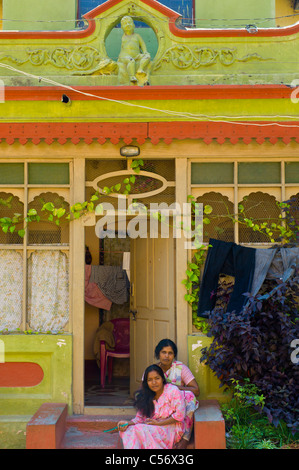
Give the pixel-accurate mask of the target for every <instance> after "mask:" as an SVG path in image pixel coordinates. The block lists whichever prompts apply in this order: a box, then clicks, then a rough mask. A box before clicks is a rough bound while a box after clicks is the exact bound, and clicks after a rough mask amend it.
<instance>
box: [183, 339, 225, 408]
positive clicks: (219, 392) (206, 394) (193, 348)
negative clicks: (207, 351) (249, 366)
mask: <svg viewBox="0 0 299 470" xmlns="http://www.w3.org/2000/svg"><path fill="white" fill-rule="evenodd" d="M187 341H188V366H189V368H190V370H191V371H192V373H193V375H194V377H195V379H196V381H197V383H198V385H199V389H200V395H199V400H218V401H219V402H220V403H225V402H227V401H229V399H230V395H229V394H228V393H226V392H224V388H223V387H221V388H219V385H220V381H219V380H218V379H217V377H216V376H215V375H214V373H213V371H212V370H211V369H210V368H209V367H208V366H206V365H205V364H204V363H202V362H200V358H201V357H202V354H201V349H202V348H204V347H206V346H209V345H210V344H211V342H212V339H211V338H208V337H207V336H206V335H204V334H194V335H189V336H188V338H187Z"/></svg>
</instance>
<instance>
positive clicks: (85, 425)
mask: <svg viewBox="0 0 299 470" xmlns="http://www.w3.org/2000/svg"><path fill="white" fill-rule="evenodd" d="M133 417H134V416H124V415H121V416H117V415H113V416H112V415H110V416H106V415H105V416H89V415H73V416H70V417H68V418H67V420H66V431H65V435H64V439H63V441H62V444H61V448H62V449H121V448H122V444H121V439H120V437H119V433H118V432H117V431H116V432H109V433H108V432H104V431H105V430H107V429H111V428H113V427H115V426H116V425H117V423H118V421H120V420H128V421H129V420H130V419H132V418H133Z"/></svg>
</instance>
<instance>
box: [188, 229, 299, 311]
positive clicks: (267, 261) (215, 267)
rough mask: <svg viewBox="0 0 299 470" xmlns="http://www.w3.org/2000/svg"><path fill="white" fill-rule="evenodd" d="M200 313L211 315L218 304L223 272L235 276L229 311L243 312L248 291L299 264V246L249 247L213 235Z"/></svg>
mask: <svg viewBox="0 0 299 470" xmlns="http://www.w3.org/2000/svg"><path fill="white" fill-rule="evenodd" d="M209 244H210V245H212V247H210V248H209V249H208V254H207V258H206V262H205V267H204V272H203V278H202V283H201V286H200V293H199V301H198V309H197V315H198V316H200V317H204V318H207V317H208V316H209V314H210V311H211V310H213V308H214V307H215V304H216V291H217V287H218V279H219V275H220V274H221V273H223V274H227V275H230V276H234V277H235V284H234V288H233V292H232V294H231V297H230V300H229V303H228V305H227V312H233V311H235V312H237V313H239V312H240V311H241V310H242V308H243V307H244V306H245V304H246V303H247V296H245V295H244V294H245V293H250V294H251V295H256V294H257V293H258V292H259V290H260V288H261V287H262V285H263V283H264V281H265V279H283V277H284V274H285V273H288V276H289V275H290V270H291V269H293V271H295V269H296V268H298V267H299V247H298V246H296V247H292V248H285V247H275V248H268V249H262V248H249V247H244V246H241V245H237V244H236V243H233V242H224V241H222V240H215V239H213V238H211V239H210V241H209Z"/></svg>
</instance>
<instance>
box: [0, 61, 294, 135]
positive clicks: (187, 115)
mask: <svg viewBox="0 0 299 470" xmlns="http://www.w3.org/2000/svg"><path fill="white" fill-rule="evenodd" d="M0 67H3V68H6V69H8V70H11V71H14V72H17V73H20V74H23V75H25V76H28V77H30V78H33V79H36V80H38V81H39V82H41V81H43V82H45V83H49V84H51V85H53V86H56V87H61V88H63V89H67V90H69V91H72V92H75V93H78V94H81V95H84V96H89V97H92V98H95V99H98V100H103V101H109V102H113V103H117V104H120V105H123V106H129V107H133V108H141V109H145V110H148V111H155V112H159V113H162V114H168V115H171V116H173V117H184V118H187V119H191V120H194V121H203V120H206V121H209V122H215V123H216V122H217V123H219V122H221V123H227V124H237V125H243V126H257V127H269V126H273V125H275V126H278V127H286V128H299V125H293V124H291V125H290V124H282V123H278V122H269V123H255V122H250V121H248V122H246V123H244V122H240V121H234V120H232V117H231V116H214V118H211V116H208V115H205V114H193V113H188V112H185V113H182V112H179V111H173V110H167V109H159V108H153V107H150V106H144V105H138V104H136V103H129V102H128V101H122V100H116V99H113V98H107V97H104V96H98V95H95V94H93V93H88V92H85V91H82V90H78V89H76V88H73V87H71V86H69V85H65V84H63V83H60V82H57V81H54V80H51V79H49V78H47V77H42V76H37V75H34V74H31V73H28V72H25V71H23V70H18V69H16V68H14V67H12V66H10V65H7V64H3V63H1V62H0ZM246 117H250V119H254V118H256V119H261V118H268V119H269V118H271V119H274V118H282V119H296V120H297V121H298V116H297V117H296V116H288V115H268V116H262V115H260V116H253V115H250V116H245V115H242V116H236V117H234V119H244V118H246ZM224 118H225V119H224Z"/></svg>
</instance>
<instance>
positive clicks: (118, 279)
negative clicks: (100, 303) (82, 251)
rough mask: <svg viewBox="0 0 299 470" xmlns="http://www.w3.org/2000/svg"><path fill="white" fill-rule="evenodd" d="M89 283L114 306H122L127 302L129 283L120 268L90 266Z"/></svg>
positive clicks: (124, 272) (125, 274)
mask: <svg viewBox="0 0 299 470" xmlns="http://www.w3.org/2000/svg"><path fill="white" fill-rule="evenodd" d="M90 282H92V283H95V284H96V285H97V286H98V288H99V289H100V291H101V292H103V294H104V295H105V297H107V299H109V300H110V301H111V302H113V303H115V304H118V305H122V304H124V303H126V302H127V301H128V300H129V291H130V282H129V279H128V276H127V273H126V271H125V270H124V269H123V268H122V267H121V266H102V265H100V266H96V265H91V275H90Z"/></svg>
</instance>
